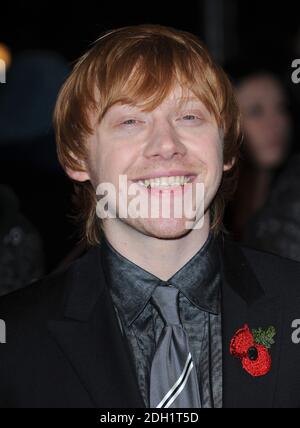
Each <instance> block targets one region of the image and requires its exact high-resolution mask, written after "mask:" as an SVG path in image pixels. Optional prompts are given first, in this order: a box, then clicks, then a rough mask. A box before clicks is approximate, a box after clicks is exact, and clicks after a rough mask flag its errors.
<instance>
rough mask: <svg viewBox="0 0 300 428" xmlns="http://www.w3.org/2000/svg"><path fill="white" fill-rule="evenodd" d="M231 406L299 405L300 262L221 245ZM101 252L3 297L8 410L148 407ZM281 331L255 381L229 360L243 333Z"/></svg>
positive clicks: (2, 361)
mask: <svg viewBox="0 0 300 428" xmlns="http://www.w3.org/2000/svg"><path fill="white" fill-rule="evenodd" d="M219 245H220V248H221V251H222V266H221V268H222V275H223V289H222V316H223V382H224V385H223V395H224V407H231V408H247V407H250V408H251V407H252V408H253V407H256V408H257V407H300V345H296V344H294V343H293V342H292V333H293V330H292V327H291V325H292V322H293V321H294V320H295V319H300V264H299V263H296V262H292V261H290V260H287V259H283V258H280V257H277V256H273V255H270V254H267V253H262V252H258V251H254V250H250V249H247V248H243V247H240V246H239V245H237V244H235V243H233V242H231V241H227V240H225V242H223V240H222V239H221V238H219ZM100 256H101V246H96V247H93V248H92V249H90V250H89V251H88V252H87V253H86V254H85V255H84V256H83V257H82V258H80V259H78V260H77V261H75V262H74V263H73V264H72V265H71V266H70V267H69V268H68V269H67V270H66V271H64V272H60V273H56V274H54V275H51V276H48V277H46V278H44V279H43V280H40V281H38V282H36V283H35V284H33V285H31V286H29V287H27V288H25V289H22V290H20V291H17V292H15V293H12V294H10V295H8V296H6V297H4V298H2V299H0V319H2V320H4V321H5V322H6V328H7V343H6V344H1V345H0V407H13V408H15V407H21V408H22V407H23V408H24V407H34V408H39V407H48V408H49V407H51V408H53V407H67V408H68V407H69V408H74V407H84V408H89V407H90V408H138V407H144V404H143V401H142V398H141V396H140V393H139V389H138V385H137V380H136V377H135V372H134V367H133V363H132V359H131V356H130V351H129V348H128V345H127V343H126V340H125V339H124V338H123V336H122V333H121V331H120V328H119V325H118V321H117V318H116V315H115V312H114V308H113V304H112V300H111V297H110V294H109V291H108V288H107V284H106V282H105V279H104V275H103V271H102V267H101V263H100ZM245 324H248V325H249V327H250V328H258V327H262V328H267V327H269V326H271V325H273V326H274V327H275V328H276V332H277V335H276V343H275V345H273V347H272V349H271V355H272V368H271V371H270V372H269V373H268V374H267V375H266V376H263V377H259V378H254V377H252V376H250V375H249V374H247V373H246V372H245V371H244V370H243V369H242V366H241V362H240V360H238V359H236V358H234V357H233V356H232V355H230V352H229V344H230V340H231V338H232V336H233V335H234V333H235V332H236V331H237V330H238V329H240V328H242V327H243V326H244V325H245Z"/></svg>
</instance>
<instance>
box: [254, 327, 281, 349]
mask: <svg viewBox="0 0 300 428" xmlns="http://www.w3.org/2000/svg"><path fill="white" fill-rule="evenodd" d="M252 334H253V337H254V341H255V343H257V344H258V345H263V346H265V347H266V348H267V349H270V348H271V346H272V345H274V343H275V340H274V337H275V336H276V329H275V327H272V326H271V327H269V328H267V329H266V330H263V329H262V328H258V329H253V330H252Z"/></svg>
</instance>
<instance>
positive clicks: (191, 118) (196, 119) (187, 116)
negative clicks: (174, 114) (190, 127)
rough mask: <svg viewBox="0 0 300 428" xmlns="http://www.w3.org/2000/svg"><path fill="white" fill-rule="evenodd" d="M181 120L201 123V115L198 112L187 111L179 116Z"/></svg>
mask: <svg viewBox="0 0 300 428" xmlns="http://www.w3.org/2000/svg"><path fill="white" fill-rule="evenodd" d="M177 120H179V121H181V120H183V121H184V122H190V123H195V124H196V123H199V122H201V120H202V119H201V117H200V116H199V115H197V114H192V113H186V114H183V115H181V116H179V117H178V119H177Z"/></svg>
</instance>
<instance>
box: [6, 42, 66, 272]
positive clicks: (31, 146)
mask: <svg viewBox="0 0 300 428" xmlns="http://www.w3.org/2000/svg"><path fill="white" fill-rule="evenodd" d="M68 72H69V66H68V64H67V62H66V61H65V59H64V58H63V57H61V56H60V55H59V54H57V53H55V52H48V51H39V50H36V51H23V52H22V53H20V54H18V55H16V56H15V57H13V58H12V64H11V67H10V68H9V70H8V73H7V77H6V84H4V85H1V86H0V151H1V156H0V182H2V183H4V184H7V185H9V186H10V187H11V189H12V190H13V191H14V193H15V194H16V197H17V198H18V199H19V201H20V204H21V206H22V212H23V214H24V215H25V216H26V217H27V218H28V220H29V221H30V222H31V223H32V224H33V225H34V226H35V227H36V228H37V230H38V231H39V233H40V235H41V239H42V240H43V243H44V251H45V261H46V271H47V272H49V271H51V270H52V269H53V268H55V267H56V266H57V264H58V263H59V262H60V261H61V259H62V258H64V257H65V256H66V254H67V253H68V252H69V250H70V248H72V247H73V242H70V240H71V235H72V230H73V229H72V226H71V224H70V221H69V220H68V218H67V214H68V211H69V199H68V198H66V197H65V195H66V194H68V192H69V188H70V184H69V182H68V181H67V179H66V177H65V175H64V174H63V173H62V172H61V169H60V168H59V164H58V162H57V159H56V149H55V139H54V133H53V128H52V116H53V110H54V106H55V102H56V98H57V94H58V92H59V89H60V87H61V85H62V83H63V82H64V80H65V78H66V76H67V74H68ZM54 200H55V206H54V204H53V201H54ZM54 230H55V231H56V232H55V233H53V231H54ZM57 236H59V237H60V239H61V241H60V242H59V243H58V242H57Z"/></svg>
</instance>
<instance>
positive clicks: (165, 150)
mask: <svg viewBox="0 0 300 428" xmlns="http://www.w3.org/2000/svg"><path fill="white" fill-rule="evenodd" d="M185 153H186V147H185V145H184V144H183V143H182V142H181V140H180V138H179V136H178V135H177V133H176V131H175V130H174V129H173V128H172V126H171V125H170V124H169V123H168V122H166V123H164V124H161V125H160V126H155V128H154V130H153V132H152V133H151V135H150V137H149V141H148V143H147V145H146V147H145V150H144V156H145V157H147V158H155V157H156V158H162V159H167V160H168V159H172V158H173V157H181V156H184V154H185Z"/></svg>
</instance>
